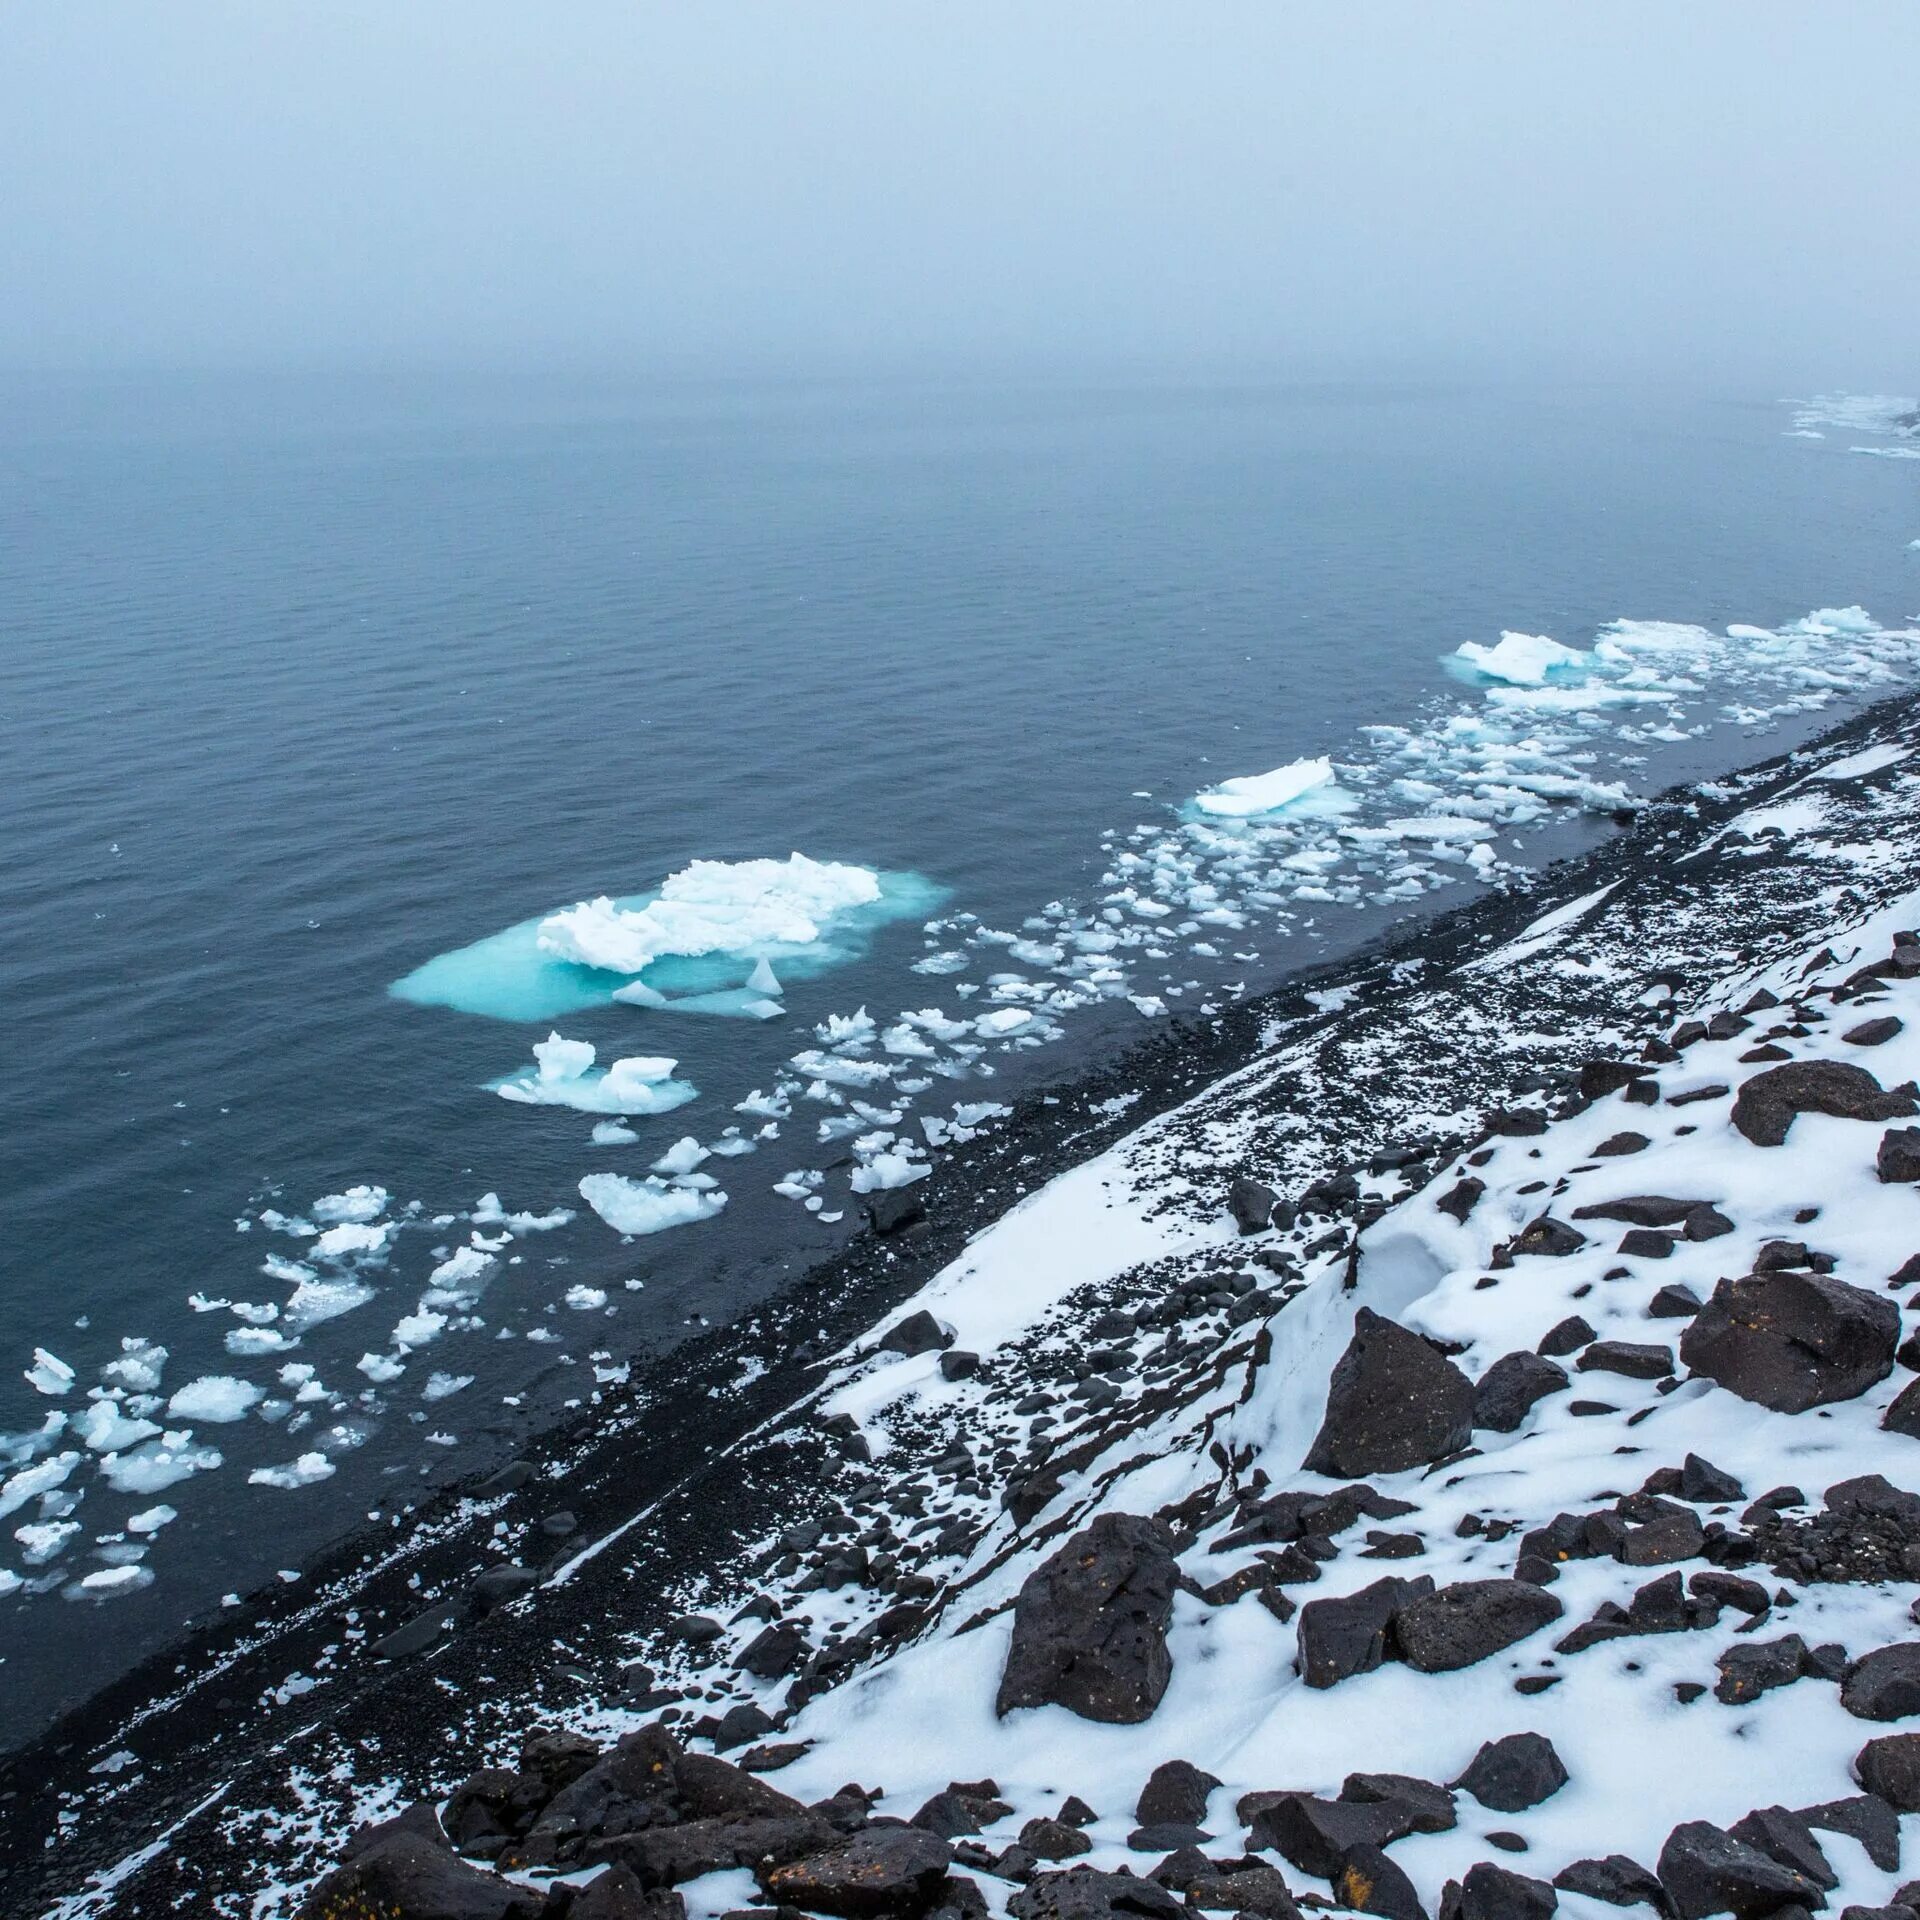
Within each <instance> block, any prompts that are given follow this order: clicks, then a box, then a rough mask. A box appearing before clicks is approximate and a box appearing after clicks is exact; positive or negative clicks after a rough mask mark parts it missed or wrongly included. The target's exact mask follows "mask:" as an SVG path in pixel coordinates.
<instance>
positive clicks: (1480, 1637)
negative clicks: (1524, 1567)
mask: <svg viewBox="0 0 1920 1920" xmlns="http://www.w3.org/2000/svg"><path fill="white" fill-rule="evenodd" d="M1562 1611H1563V1609H1562V1608H1561V1605H1560V1602H1559V1601H1558V1600H1556V1599H1555V1598H1554V1597H1553V1595H1552V1594H1550V1593H1548V1592H1546V1591H1545V1590H1544V1589H1543V1588H1540V1587H1536V1586H1532V1585H1530V1584H1529V1583H1528V1582H1526V1581H1524V1580H1462V1581H1460V1582H1458V1583H1457V1584H1455V1585H1454V1586H1450V1587H1442V1588H1441V1589H1440V1591H1439V1592H1438V1593H1431V1594H1427V1595H1424V1596H1423V1597H1421V1598H1419V1599H1414V1600H1409V1601H1407V1602H1405V1603H1404V1604H1403V1605H1402V1606H1400V1607H1398V1608H1396V1609H1395V1611H1394V1616H1393V1637H1394V1641H1395V1643H1396V1645H1397V1647H1398V1649H1399V1654H1400V1658H1401V1659H1402V1660H1404V1661H1405V1662H1406V1663H1407V1665H1408V1666H1410V1667H1413V1668H1415V1669H1417V1670H1418V1671H1419V1672H1421V1673H1451V1672H1452V1671H1453V1670H1454V1669H1455V1668H1456V1667H1469V1666H1472V1664H1473V1663H1474V1662H1475V1661H1476V1660H1484V1659H1486V1658H1487V1656H1488V1655H1489V1654H1494V1653H1498V1652H1499V1651H1500V1650H1501V1648H1502V1647H1510V1646H1512V1645H1513V1644H1514V1642H1515V1641H1516V1640H1524V1639H1525V1638H1526V1637H1527V1635H1528V1634H1530V1633H1533V1632H1535V1631H1536V1630H1537V1629H1539V1628H1541V1627H1544V1626H1545V1625H1546V1624H1547V1622H1548V1621H1549V1620H1557V1619H1559V1617H1560V1615H1561V1612H1562Z"/></svg>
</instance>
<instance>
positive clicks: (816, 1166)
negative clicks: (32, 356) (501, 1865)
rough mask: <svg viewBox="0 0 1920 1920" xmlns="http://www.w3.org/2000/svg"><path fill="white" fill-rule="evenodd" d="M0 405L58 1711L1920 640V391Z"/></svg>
mask: <svg viewBox="0 0 1920 1920" xmlns="http://www.w3.org/2000/svg"><path fill="white" fill-rule="evenodd" d="M7 398H8V401H9V417H10V418H11V419H12V420H14V421H15V422H16V432H15V435H14V438H13V441H12V443H11V446H10V461H11V464H10V465H9V466H7V467H6V468H5V469H4V470H0V494H4V496H5V497H6V506H7V509H8V511H7V512H6V513H5V514H0V543H3V550H4V554H5V560H6V569H5V574H4V579H5V582H6V591H5V595H4V597H3V598H0V634H3V635H4V643H5V658H6V661H7V665H6V668H5V672H4V679H3V680H0V686H3V687H4V695H5V698H4V701H3V702H0V724H4V725H5V726H6V728H7V731H8V735H9V738H8V743H7V744H8V759H9V764H10V766H11V767H12V768H13V769H14V770H15V774H14V777H13V778H11V779H10V780H9V781H7V782H5V783H0V873H3V874H4V879H5V883H6V897H7V898H8V901H9V912H8V913H7V914H6V915H5V916H0V1004H4V1005H6V1006H7V1008H8V1009H9V1011H10V1013H12V1014H13V1016H14V1017H13V1020H12V1022H11V1023H10V1031H9V1047H8V1048H7V1049H5V1050H0V1075H4V1076H5V1079H4V1083H3V1084H0V1095H3V1096H4V1098H5V1100H6V1102H7V1106H6V1111H7V1113H8V1117H9V1125H8V1127H7V1128H6V1129H5V1130H4V1132H0V1205H3V1206H4V1207H5V1209H6V1217H5V1221H4V1232H0V1313H3V1314H4V1319H3V1320H0V1331H4V1333H5V1335H6V1340H5V1341H4V1342H0V1359H4V1356H5V1354H6V1353H7V1352H11V1353H12V1354H13V1356H14V1358H13V1359H12V1360H11V1361H7V1362H6V1364H5V1365H4V1366H3V1367H0V1700H4V1701H5V1702H6V1703H7V1704H8V1705H9V1707H10V1709H11V1713H10V1716H8V1717H7V1718H5V1719H0V1724H10V1725H15V1726H18V1727H19V1728H20V1730H21V1732H22V1733H23V1734H24V1733H26V1732H29V1731H31V1729H32V1727H33V1726H34V1725H35V1724H37V1723H38V1722H39V1721H40V1720H41V1719H43V1718H44V1717H45V1716H46V1715H47V1714H49V1713H50V1712H52V1711H54V1710H55V1709H56V1708H57V1707H59V1706H60V1705H61V1704H63V1703H70V1702H71V1701H72V1700H73V1699H75V1698H77V1697H78V1695H79V1693H80V1692H81V1691H82V1690H83V1689H84V1688H85V1687H86V1686H88V1685H90V1684H95V1683H97V1682H98V1681H99V1680H100V1679H102V1678H104V1677H106V1673H107V1671H108V1670H109V1669H110V1668H111V1667H112V1665H113V1664H114V1662H115V1661H116V1660H117V1661H126V1660H130V1659H132V1658H134V1657H136V1656H137V1655H138V1654H139V1653H140V1652H142V1651H144V1650H146V1649H149V1648H151V1647H153V1646H155V1645H157V1644H159V1643H161V1641H163V1640H164V1638H165V1636H166V1635H167V1634H168V1633H169V1632H171V1631H173V1630H174V1629H175V1628H176V1627H177V1625H178V1623H179V1622H180V1621H181V1619H182V1618H183V1617H185V1616H187V1615H188V1614H190V1613H201V1612H205V1611H207V1610H210V1609H214V1608H217V1607H218V1606H219V1605H220V1604H221V1602H222V1598H223V1596H224V1595H227V1594H229V1593H236V1592H243V1591H244V1590H245V1589H247V1588H248V1587H250V1586H252V1585H255V1584H257V1583H260V1582H263V1581H268V1580H276V1579H278V1578H280V1577H282V1575H283V1574H293V1573H297V1569H298V1566H299V1563H300V1560H301V1558H302V1556H303V1555H304V1554H306V1553H307V1552H309V1551H311V1550H312V1549H313V1548H314V1547H315V1546H316V1545H318V1544H319V1543H321V1542H323V1541H325V1540H327V1539H329V1538H331V1537H333V1536H334V1535H335V1534H336V1533H337V1532H338V1531H339V1530H340V1529H341V1528H343V1527H344V1526H346V1525H348V1524H351V1523H352V1522H353V1521H354V1520H355V1519H357V1518H358V1517H359V1516H360V1515H361V1514H363V1513H365V1512H367V1511H369V1510H375V1509H379V1508H381V1507H382V1506H384V1505H387V1504H390V1503H391V1502H393V1501H394V1500H396V1499H397V1498H399V1497H401V1496H402V1495H403V1494H404V1493H405V1492H407V1491H408V1490H410V1489H412V1488H415V1487H417V1486H419V1485H420V1484H421V1483H422V1482H423V1480H431V1479H432V1478H434V1477H435V1476H436V1475H439V1474H442V1473H448V1472H459V1471H463V1470H466V1469H467V1468H469V1467H471V1466H474V1465H477V1464H478V1463H479V1462H480V1461H481V1460H483V1459H485V1458H488V1457H491V1456H492V1455H494V1454H497V1453H498V1452H500V1451H501V1450H503V1449H504V1448H505V1447H507V1446H508V1445H510V1444H511V1439H512V1436H513V1434H514V1433H515V1432H516V1431H517V1430H519V1428H520V1427H521V1426H522V1425H523V1424H525V1423H528V1422H532V1421H537V1420H539V1419H541V1418H543V1417H550V1416H551V1415H553V1414H555V1413H557V1412H558V1411H560V1410H562V1409H564V1408H566V1407H569V1406H576V1405H580V1404H585V1403H587V1402H588V1401H590V1400H591V1397H592V1395H593V1394H594V1393H595V1392H598V1391H602V1390H604V1389H605V1388H607V1387H608V1386H610V1385H612V1384H613V1383H615V1382H617V1381H619V1380H620V1379H622V1378H623V1377H624V1376H625V1372H626V1369H627V1367H628V1366H629V1363H630V1362H631V1360H632V1359H633V1358H634V1357H635V1356H636V1355H637V1354H640V1353H643V1352H646V1351H650V1350H654V1349H657V1348H659V1347H660V1346H662V1345H664V1344H666V1343H669V1342H671V1341H672V1340H673V1339H675V1338H676V1337H678V1336H679V1334H680V1333H681V1332H682V1330H683V1329H685V1328H686V1327H687V1326H688V1325H690V1324H697V1323H698V1321H699V1320H700V1319H701V1317H703V1316H704V1317H705V1318H707V1319H710V1320H718V1319H731V1318H734V1317H737V1316H739V1315H741V1314H743V1313H745V1312H748V1311H750V1310H751V1308H752V1305H753V1303H754V1302H755V1301H756V1300H758V1299H761V1298H763V1297H764V1296H765V1295H766V1293H767V1292H768V1290H769V1289H771V1288H773V1287H776V1286H779V1285H781V1284H783V1283H784V1282H785V1281H787V1280H788V1279H790V1278H791V1277H792V1276H793V1275H794V1274H796V1273H797V1272H799V1271H800V1270H802V1269H803V1268H804V1266H805V1264H806V1263H807V1261H808V1260H810V1259H812V1258H814V1257H815V1256H817V1255H818V1254H820V1253H822V1252H825V1251H827V1250H829V1249H830V1248H832V1247H834V1246H836V1245H837V1244H839V1243H840V1240H841V1239H842V1238H843V1237H844V1236H845V1235H846V1234H847V1233H848V1232H850V1231H852V1230H853V1229H854V1227H855V1225H856V1224H857V1223H858V1221H859V1220H860V1219H861V1217H862V1212H863V1209H864V1208H865V1207H866V1206H867V1205H868V1204H870V1203H872V1201H873V1200H874V1197H875V1196H876V1195H880V1194H885V1193H888V1192H889V1191H890V1190H897V1189H907V1188H913V1187H916V1186H918V1184H919V1183H920V1182H922V1181H924V1180H928V1179H929V1178H930V1176H931V1175H932V1174H933V1173H934V1172H935V1171H936V1169H937V1163H938V1159H939V1155H940V1154H941V1152H942V1151H943V1150H944V1149H945V1148H946V1147H947V1146H949V1145H950V1144H951V1143H953V1142H954V1141H956V1140H964V1139H966V1138H968V1137H970V1136H971V1135H972V1134H973V1133H975V1132H978V1131H979V1130H981V1129H982V1128H986V1127H991V1126H992V1125H993V1124H995V1121H996V1120H997V1119H998V1118H999V1117H1000V1116H1001V1115H1003V1114H1004V1113H1005V1111H1006V1109H1007V1105H1008V1103H1009V1102H1010V1100H1011V1099H1012V1098H1013V1097H1015V1096H1017V1095H1018V1094H1019V1093H1020V1092H1021V1091H1022V1090H1023V1089H1025V1088H1028V1087H1031V1086H1033V1085H1035V1084H1036V1083H1038V1082H1039V1081H1042V1080H1052V1079H1058V1078H1061V1077H1063V1076H1067V1075H1070V1074H1071V1073H1072V1072H1073V1070H1074V1068H1075V1067H1076V1065H1079V1064H1084V1063H1085V1062H1087V1061H1089V1060H1091V1059H1093V1058H1096V1057H1099V1056H1101V1055H1103V1054H1105V1053H1107V1052H1108V1051H1109V1050H1111V1049H1112V1048H1114V1047H1115V1046H1117V1045H1120V1044H1123V1043H1125V1042H1126V1041H1127V1040H1128V1039H1130V1038H1132V1037H1134V1036H1135V1035H1137V1034H1139V1033H1141V1032H1142V1031H1145V1030H1148V1029H1149V1028H1150V1026H1151V1024H1152V1023H1153V1022H1156V1021H1159V1020H1161V1019H1163V1018H1165V1017H1168V1016H1170V1015H1174V1014H1178V1013H1181V1012H1185V1011H1191V1010H1198V1009H1204V1008H1205V1007H1207V1006H1210V1005H1218V1004H1220V1003H1221V1002H1222V1001H1223V1000H1224V999H1225V998H1226V997H1227V996H1230V995H1232V994H1236V993H1240V992H1250V991H1256V990H1258V989H1259V988H1260V987H1262V986H1264V985H1267V984H1270V983H1272V982H1273V981H1274V980H1276V979H1277V978H1279V977H1280V976H1281V975H1282V974H1284V973H1285V972H1286V971H1287V970H1288V969H1289V968H1291V967H1293V966H1295V965H1297V964H1300V963H1302V962H1306V961H1310V960H1318V959H1321V958H1325V957H1327V955H1328V954H1329V953H1330V952H1333V951H1337V950H1339V949H1341V948H1342V947H1345V946H1350V945H1352V944H1355V943H1357V942H1359V941H1361V940H1363V939H1365V938H1366V937H1368V936H1369V935H1370V934H1372V933H1374V932H1376V931H1378V930H1379V929H1380V928H1381V927H1383V926H1384V925H1386V924H1388V923H1389V922H1391V921H1392V920H1393V919H1395V918H1396V917H1398V916H1402V915H1405V914H1408V913H1413V912H1424V911H1428V910H1430V909H1431V908H1432V907H1434V906H1436V905H1441V904H1445V903H1447V902H1449V901H1451V900H1453V899H1457V898H1462V897H1465V896H1466V894H1467V893H1468V891H1469V890H1471V889H1475V888H1479V887H1484V886H1486V885H1489V884H1495V885H1510V884H1523V883H1524V876H1525V873H1526V871H1527V870H1528V869H1529V868H1530V867H1531V866H1534V865H1536V864H1538V863H1539V862H1541V861H1543V860H1544V859H1547V858H1550V857H1552V856H1553V855H1554V854H1556V853H1559V852H1564V851H1568V850H1571V849H1572V848H1575V847H1577V846H1580V845H1582V844H1586V843H1587V842H1588V841H1590V840H1591V839H1592V837H1593V836H1594V835H1596V834H1599V833H1603V832H1606V831H1608V830H1609V823H1610V821H1611V818H1612V817H1613V816H1614V815H1616V814H1618V813H1620V812H1622V811H1624V810H1627V809H1630V808H1631V807H1632V806H1633V805H1634V804H1635V801H1636V798H1637V796H1639V795H1641V794H1644V793H1646V792H1648V791H1650V790H1652V789H1654V788H1657V787H1659V786H1662V785H1665V784H1667V783H1668V782H1670V781H1673V780H1675V779H1682V778H1710V777H1712V776H1713V775H1715V774H1717V773H1720V772H1723V771H1725V770H1727V769H1728V768H1730V767H1732V766H1734V765H1736V764H1739V763H1740V762H1742V761H1745V760H1748V759H1751V758H1753V757H1755V756H1756V754H1758V753H1760V752H1763V751H1771V750H1774V749H1776V748H1778V747H1779V746H1781V745H1784V744H1787V743H1788V742H1789V741H1790V740H1792V739H1793V738H1795V737H1797V735H1798V734H1802V733H1805V732H1807V731H1810V730H1811V729H1812V728H1813V727H1815V726H1816V725H1818V724H1820V722H1821V721H1822V720H1823V719H1824V718H1827V717H1830V716H1831V715H1832V714H1833V712H1834V711H1835V709H1836V708H1837V707H1839V706H1841V705H1843V704H1844V703H1846V702H1848V701H1851V700H1858V699H1861V698H1868V697H1872V696H1873V695H1875V694H1877V693H1881V692H1886V691H1890V690H1892V689H1894V688H1896V687H1898V686H1901V685H1905V684H1908V683H1910V681H1911V679H1912V677H1913V671H1914V667H1915V665H1916V661H1917V660H1920V639H1916V635H1915V632H1914V619H1913V609H1914V608H1915V606H1916V604H1920V585H1917V584H1916V577H1915V573H1914V555H1913V552H1912V551H1910V550H1909V547H1908V542H1909V541H1911V540H1912V539H1913V536H1914V533H1915V531H1916V528H1920V510H1917V509H1920V503H1917V501H1916V495H1915V493H1914V487H1913V479H1912V469H1911V468H1910V467H1907V466H1904V465H1902V464H1899V463H1897V462H1889V461H1886V460H1875V459H1865V460H1862V459H1857V458H1851V457H1849V450H1850V449H1853V448H1860V447H1867V448H1869V449H1870V450H1879V451H1894V452H1900V451H1905V450H1908V448H1909V444H1910V437H1909V436H1907V435H1905V434H1904V433H1902V432H1901V431H1900V429H1899V426H1898V420H1899V415H1900V413H1901V410H1902V404H1903V403H1901V402H1900V401H1899V400H1898V399H1897V398H1895V397H1878V398H1874V399H1871V400H1862V399H1856V398H1850V397H1847V396H1839V397H1833V396H1828V397H1827V398H1825V399H1823V400H1818V401H1808V402H1802V403H1798V404H1797V405H1788V406H1783V405H1782V404H1780V402H1779V401H1778V398H1777V397H1776V396H1774V395H1770V394H1769V395H1753V396H1745V397H1734V398H1726V397H1721V398H1702V397H1699V396H1676V395H1674V394H1670V393H1658V394H1656V393H1633V392H1624V391H1593V392H1567V391H1548V390H1541V391H1536V392H1518V391H1493V390H1488V391H1475V390H1471V389H1465V388H1450V389H1447V390H1445V391H1435V390H1416V389H1412V388H1407V387H1401V386H1393V385H1387V384H1379V383H1376V384H1366V383H1359V384H1355V385H1352V386H1347V387H1327V386H1297V387H1285V386H1276V387H1272V388H1267V389H1236V390H1232V391H1222V390H1215V389H1207V388H1204V387H1196V386H1160V387H1141V388H1136V389H1133V390H1128V391H1113V390H1094V389H1086V390H1066V391H1063V390H1060V389H1058V388H1052V389H1045V388H1038V387H1036V388H1032V389H1018V388H1011V387H1007V388H997V389H986V388H978V387H974V388H965V389H959V388H955V389H936V388H907V387H901V388H895V389H885V390H883V389H849V388H846V387H842V386H825V385H821V386H797V385H796V386H778V385H760V386H752V387H747V386H741V387H717V386H716V387H706V388H699V387H691V386H689V387H682V388H677V389H664V388H662V389H654V390H639V389H634V390H627V391H621V392H610V391H605V390H595V391H589V390H586V389H583V388H576V389H570V390H560V389H550V390H546V391H543V392H537V393H536V392H528V391H519V392H511V393H509V392H500V391H495V390H489V389H485V388H481V387H475V386H468V387H461V386H456V385H452V384H447V385H443V386H439V387H434V388H431V389H428V390H424V391H423V390H421V389H419V388H417V387H414V388H408V389H406V390H401V389H399V388H394V389H392V390H377V389H372V388H369V387H366V386H359V387H351V388H349V387H346V386H328V385H326V384H323V383H317V382H309V383H288V384H281V385H263V384H248V383H243V382H227V383H215V382H201V383H178V384H172V385H164V386H158V387H156V386H146V387H141V388H138V389H135V388H105V387H89V386H78V385H76V386H74V387H70V388H67V389H64V390H54V391H51V392H49V391H45V390H40V391H35V392H33V393H26V392H18V393H9V394H8V395H7ZM927 1191H928V1192H930V1193H934V1192H937V1185H936V1186H934V1187H929V1188H928V1189H927ZM103 1575H105V1576H108V1577H105V1578H103V1577H102V1576H103ZM60 1600H68V1601H72V1602H73V1603H74V1604H72V1605H56V1604H53V1603H54V1602H56V1601H60ZM101 1605H111V1606H112V1607H113V1609H114V1612H113V1614H112V1616H111V1619H112V1634H111V1640H110V1645H111V1648H112V1652H111V1653H110V1654H105V1655H103V1653H102V1646H101V1642H100V1639H99V1636H98V1633H97V1631H96V1630H95V1629H93V1628H90V1627H89V1626H88V1624H87V1622H88V1620H89V1619H90V1617H91V1616H92V1614H93V1610H94V1608H95V1607H96V1606H101ZM83 1646H84V1647H85V1649H86V1658H85V1659H83V1658H82V1657H81V1649H82V1648H83Z"/></svg>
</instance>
